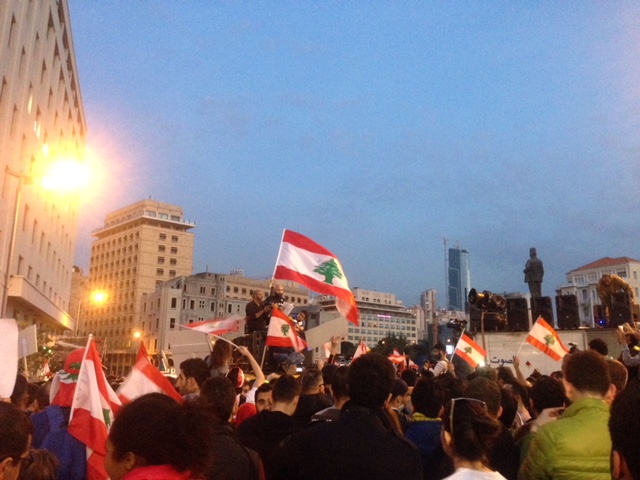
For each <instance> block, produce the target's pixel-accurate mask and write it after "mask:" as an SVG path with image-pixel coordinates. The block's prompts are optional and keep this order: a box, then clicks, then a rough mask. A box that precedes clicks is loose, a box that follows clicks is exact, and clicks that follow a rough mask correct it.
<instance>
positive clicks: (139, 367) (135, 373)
mask: <svg viewBox="0 0 640 480" xmlns="http://www.w3.org/2000/svg"><path fill="white" fill-rule="evenodd" d="M147 393H164V394H165V395H168V396H170V397H171V398H173V399H174V400H175V401H176V402H178V403H182V402H183V400H184V399H183V398H182V395H180V394H179V393H178V391H177V390H176V389H175V388H174V387H173V385H171V382H169V380H168V379H167V377H165V376H164V375H163V374H162V373H160V370H158V369H157V368H156V367H155V366H153V364H152V363H151V362H150V361H149V354H148V353H147V349H146V347H145V346H144V342H141V343H140V350H138V358H137V359H136V363H135V365H134V366H133V368H132V369H131V371H130V372H129V375H127V378H126V379H125V381H124V382H122V385H120V388H118V398H119V399H120V401H121V402H122V403H123V404H127V403H130V402H132V401H133V400H135V399H136V398H138V397H141V396H142V395H146V394H147Z"/></svg>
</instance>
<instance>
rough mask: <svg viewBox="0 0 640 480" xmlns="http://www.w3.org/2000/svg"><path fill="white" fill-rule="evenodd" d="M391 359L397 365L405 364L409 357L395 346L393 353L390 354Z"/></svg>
mask: <svg viewBox="0 0 640 480" xmlns="http://www.w3.org/2000/svg"><path fill="white" fill-rule="evenodd" d="M389 360H391V362H392V363H395V364H396V365H404V364H406V362H407V357H405V356H404V355H402V354H401V353H400V352H399V351H398V350H396V349H395V348H394V349H393V353H392V354H391V355H389Z"/></svg>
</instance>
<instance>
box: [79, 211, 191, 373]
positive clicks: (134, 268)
mask: <svg viewBox="0 0 640 480" xmlns="http://www.w3.org/2000/svg"><path fill="white" fill-rule="evenodd" d="M194 227H195V223H194V222H189V221H187V220H185V219H184V216H183V211H182V208H181V207H179V206H176V205H170V204H167V203H162V202H157V201H154V200H141V201H139V202H137V203H134V204H133V205H129V206H128V207H125V208H122V209H120V210H117V211H115V212H113V213H109V214H108V215H107V216H106V219H105V223H104V226H103V227H101V228H99V229H97V230H95V231H94V232H93V236H94V237H96V238H97V240H95V241H94V242H93V244H92V246H91V264H90V268H89V287H90V290H91V291H92V292H95V291H102V292H105V294H106V300H105V302H104V303H102V304H99V305H98V304H94V303H89V305H87V308H86V310H85V309H83V312H85V319H86V320H83V323H82V331H83V333H93V334H94V335H96V336H98V337H102V338H106V342H105V345H106V350H107V353H106V360H105V363H106V365H107V366H108V368H109V370H110V371H111V372H114V373H124V372H126V371H127V370H128V368H129V367H130V366H131V365H132V364H133V361H134V359H135V355H136V351H135V348H136V347H135V346H134V345H132V341H133V334H134V332H135V331H137V330H140V328H141V325H142V315H141V312H142V310H141V309H142V297H143V295H144V294H148V293H151V292H153V291H155V290H156V288H157V286H158V285H161V284H162V283H164V282H166V281H167V280H169V279H172V278H176V277H181V276H185V275H191V273H192V272H193V242H194V235H193V233H191V232H190V231H189V230H191V229H192V228H194Z"/></svg>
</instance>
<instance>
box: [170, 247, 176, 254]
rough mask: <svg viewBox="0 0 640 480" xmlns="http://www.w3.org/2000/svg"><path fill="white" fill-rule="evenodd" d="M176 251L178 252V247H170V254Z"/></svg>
mask: <svg viewBox="0 0 640 480" xmlns="http://www.w3.org/2000/svg"><path fill="white" fill-rule="evenodd" d="M176 253H178V247H171V254H172V255H175V254H176Z"/></svg>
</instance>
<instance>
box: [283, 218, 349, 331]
mask: <svg viewBox="0 0 640 480" xmlns="http://www.w3.org/2000/svg"><path fill="white" fill-rule="evenodd" d="M273 278H274V279H282V280H293V281H294V282H297V283H299V284H300V285H303V286H305V287H307V288H308V289H309V290H313V291H314V292H317V293H321V294H323V295H332V296H334V297H336V308H337V309H338V311H339V312H340V314H341V315H342V316H343V317H345V318H346V319H347V320H349V321H350V322H351V323H354V324H355V325H359V323H360V314H359V312H358V306H357V304H356V300H355V298H354V296H353V293H351V290H349V283H348V282H347V277H346V275H345V274H344V270H343V269H342V265H341V264H340V260H338V257H336V256H335V255H334V254H333V253H331V252H330V251H329V250H327V249H326V248H324V247H323V246H322V245H319V244H317V243H316V242H314V241H313V240H311V239H310V238H307V237H305V236H304V235H300V234H299V233H296V232H292V231H291V230H285V231H284V235H283V237H282V244H281V245H280V251H279V252H278V260H277V261H276V270H275V272H274V274H273Z"/></svg>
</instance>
